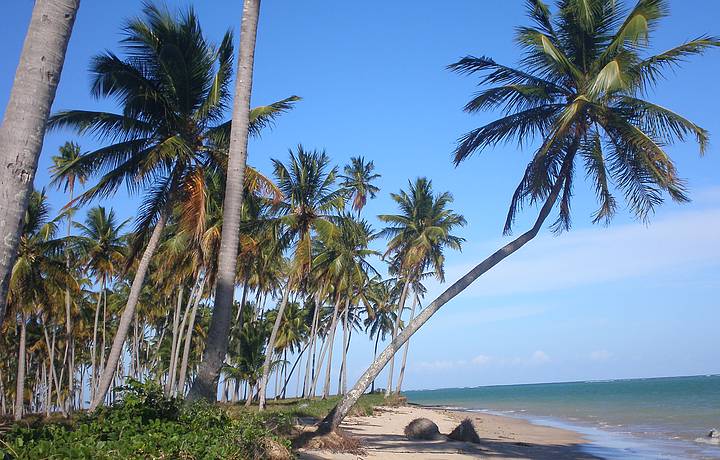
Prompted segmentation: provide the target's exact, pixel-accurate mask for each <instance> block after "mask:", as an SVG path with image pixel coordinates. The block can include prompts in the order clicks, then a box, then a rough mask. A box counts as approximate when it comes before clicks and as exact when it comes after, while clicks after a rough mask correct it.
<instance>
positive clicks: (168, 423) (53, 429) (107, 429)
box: [0, 382, 290, 460]
mask: <svg viewBox="0 0 720 460" xmlns="http://www.w3.org/2000/svg"><path fill="white" fill-rule="evenodd" d="M118 390H119V391H120V392H121V393H122V394H121V398H122V399H121V402H119V403H117V404H115V405H113V406H111V407H106V408H102V409H100V410H98V411H97V412H96V413H94V414H87V415H82V414H81V415H78V417H77V419H76V420H75V423H73V424H57V423H44V424H40V423H38V424H35V425H33V426H30V427H22V426H19V425H16V426H15V427H13V428H12V429H11V430H10V431H9V432H8V433H6V434H5V436H4V439H2V440H0V455H4V457H5V458H6V459H45V458H63V459H101V460H102V459H112V460H119V459H188V460H189V459H203V460H212V459H254V458H262V457H263V452H264V448H265V447H264V446H265V445H266V444H267V440H268V439H273V440H275V441H278V442H280V443H281V444H283V445H284V446H286V447H289V443H288V442H287V441H286V440H284V439H281V438H279V437H278V436H277V434H276V433H278V432H279V431H278V430H279V429H286V428H287V427H288V426H289V424H290V421H289V418H288V417H287V416H285V415H283V414H278V413H275V414H257V413H249V412H248V413H243V414H238V416H237V417H234V418H231V417H229V416H228V414H227V413H226V411H224V410H223V409H220V408H218V407H216V406H212V405H210V404H207V403H204V402H197V403H192V404H186V403H184V402H182V401H180V400H177V399H166V398H164V397H163V394H162V391H161V389H160V387H159V386H157V385H156V384H153V383H140V382H131V383H130V384H129V385H128V386H126V387H122V388H120V389H118Z"/></svg>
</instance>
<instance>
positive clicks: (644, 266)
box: [433, 208, 720, 298]
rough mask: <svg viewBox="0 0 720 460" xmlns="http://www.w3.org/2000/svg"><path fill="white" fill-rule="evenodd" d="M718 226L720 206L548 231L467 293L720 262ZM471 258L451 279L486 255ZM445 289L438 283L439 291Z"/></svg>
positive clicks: (536, 288) (563, 285)
mask: <svg viewBox="0 0 720 460" xmlns="http://www.w3.org/2000/svg"><path fill="white" fill-rule="evenodd" d="M718 228H720V209H718V208H715V209H706V210H701V211H692V212H683V213H674V214H672V215H670V216H667V217H665V218H662V219H658V220H656V221H653V222H652V223H651V224H650V225H648V226H646V225H643V224H627V225H617V226H611V227H609V228H603V227H593V228H590V229H585V230H574V231H571V232H569V233H566V234H562V235H559V236H552V235H543V236H541V237H538V238H536V239H535V240H534V241H531V242H530V243H528V245H527V246H526V247H524V248H522V249H520V250H519V251H518V253H517V254H513V255H512V256H510V257H509V258H508V259H506V260H504V261H502V262H501V263H500V264H498V266H497V267H495V268H493V269H492V270H491V271H489V272H488V273H486V274H485V275H483V276H482V277H481V278H480V279H479V280H477V281H476V282H475V283H474V284H473V285H472V286H471V287H469V288H468V289H466V291H465V292H463V293H462V294H461V295H462V296H463V297H465V298H467V297H471V296H472V297H485V296H501V295H509V294H518V293H535V292H548V291H555V290H562V289H568V288H572V287H578V286H586V285H593V284H601V283H606V282H612V281H618V280H623V279H628V278H636V277H642V276H648V275H654V274H658V273H663V272H667V271H669V270H683V269H687V268H692V267H698V266H703V265H714V264H717V263H718V260H720V232H718V231H717V229H718ZM482 246H486V245H484V244H483V245H482ZM471 256H472V258H473V259H472V262H471V263H466V264H461V265H455V266H450V267H448V269H447V280H448V281H450V282H451V281H452V280H455V279H457V278H459V277H460V276H462V275H464V274H465V273H466V272H467V271H469V270H470V269H471V268H472V267H473V266H474V264H475V263H478V262H480V261H481V260H482V259H483V258H484V257H485V254H484V253H481V252H479V251H473V253H472V254H471ZM443 287H445V286H443ZM439 290H440V287H438V286H435V289H433V291H434V292H439Z"/></svg>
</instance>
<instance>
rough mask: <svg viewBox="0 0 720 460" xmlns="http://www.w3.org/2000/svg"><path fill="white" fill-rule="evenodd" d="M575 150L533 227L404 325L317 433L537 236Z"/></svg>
mask: <svg viewBox="0 0 720 460" xmlns="http://www.w3.org/2000/svg"><path fill="white" fill-rule="evenodd" d="M576 151H577V142H576V143H575V144H574V146H573V147H571V150H570V151H569V152H568V153H567V154H566V155H565V160H564V161H563V165H562V167H561V168H560V172H559V174H558V179H557V180H556V181H555V184H554V185H553V187H552V190H551V191H550V194H549V195H548V197H547V199H546V200H545V204H543V206H542V208H541V209H540V213H539V214H538V217H537V219H536V220H535V224H534V225H533V226H532V228H531V229H530V230H528V231H527V232H525V233H523V234H522V235H520V236H519V237H518V238H516V239H514V240H513V241H511V242H510V243H508V244H506V245H505V246H503V247H502V248H500V249H498V250H497V251H495V252H494V253H493V254H492V255H491V256H490V257H488V258H487V259H485V260H483V261H482V262H480V263H479V264H478V265H476V266H475V267H474V268H473V269H472V270H470V271H469V272H468V273H466V274H465V275H464V276H463V277H462V278H460V279H459V280H457V281H456V282H454V283H453V284H452V285H451V286H450V287H448V288H447V289H446V290H445V291H443V293H442V294H440V295H439V296H438V297H437V298H436V299H435V300H433V301H432V303H430V305H428V306H427V307H426V308H425V309H424V310H423V311H422V312H420V314H419V315H418V316H417V317H416V318H415V319H414V320H412V321H410V322H409V323H408V324H407V326H405V328H404V329H403V331H402V332H401V333H400V334H399V335H398V336H397V337H395V338H394V339H393V340H392V342H390V344H389V345H388V346H387V347H386V348H385V350H383V352H382V353H380V356H378V357H377V359H376V360H375V361H373V363H372V364H370V367H368V369H367V370H366V371H365V373H364V374H363V375H362V376H361V377H360V379H358V381H357V383H356V384H355V386H354V387H353V388H352V390H350V391H349V392H348V394H347V395H345V397H344V398H343V399H342V400H341V401H340V402H339V403H338V404H337V405H336V406H335V407H334V408H333V409H332V410H331V411H330V413H329V414H328V415H327V416H326V417H325V419H323V421H322V422H321V423H320V426H319V427H318V433H329V432H331V431H334V430H335V429H336V428H337V427H338V426H339V425H340V423H341V422H342V421H343V419H344V418H345V416H347V414H348V412H349V411H350V409H351V408H352V406H353V405H354V404H355V403H356V402H357V400H358V398H360V396H361V395H362V394H363V393H364V392H365V390H366V389H367V387H368V386H370V382H372V380H373V379H374V378H375V377H376V376H377V375H378V374H379V373H380V371H382V369H383V367H385V365H386V364H387V363H388V361H390V359H391V358H392V357H393V356H394V355H395V353H396V352H397V351H398V350H399V349H400V347H402V346H403V344H405V342H407V340H408V339H409V338H410V337H412V335H413V334H414V333H415V332H417V331H418V329H420V327H422V325H423V324H425V323H426V322H427V321H428V320H429V319H430V318H431V317H432V315H434V314H435V313H436V312H437V311H438V310H439V309H440V308H441V307H442V306H443V305H445V304H446V303H448V302H449V301H450V300H452V299H453V298H455V296H457V295H458V294H460V293H461V292H462V291H464V290H465V289H466V288H467V287H468V286H470V285H471V284H472V283H473V281H475V280H476V279H478V278H479V277H480V276H482V275H483V274H484V273H486V272H487V271H488V270H490V269H492V268H493V267H494V266H495V265H497V264H498V263H500V262H501V261H502V260H504V259H505V258H506V257H508V256H510V255H511V254H513V253H514V252H515V251H517V250H518V249H520V248H521V247H523V246H524V245H525V244H527V243H528V242H529V241H530V240H532V239H533V238H535V236H537V234H538V232H539V231H540V228H541V227H542V225H543V223H544V222H545V219H547V216H548V214H550V211H551V210H552V208H553V206H554V205H555V202H556V201H557V197H558V195H559V194H560V190H561V189H562V186H563V184H564V178H565V177H566V174H567V172H568V171H569V170H570V168H571V167H572V160H573V158H574V156H575V152H576Z"/></svg>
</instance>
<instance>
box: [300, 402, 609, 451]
mask: <svg viewBox="0 0 720 460" xmlns="http://www.w3.org/2000/svg"><path fill="white" fill-rule="evenodd" d="M418 417H426V418H429V419H430V420H432V421H433V422H435V423H436V424H437V425H438V427H439V428H440V432H441V433H443V434H448V433H450V431H452V430H453V429H454V428H455V427H456V426H457V425H458V423H459V422H460V421H461V420H463V419H464V418H468V417H470V418H473V419H475V420H476V422H477V423H476V426H477V427H478V434H479V435H480V438H481V439H482V443H481V444H471V443H464V442H457V441H449V440H437V441H416V440H408V439H407V438H406V437H405V436H404V434H403V429H404V428H405V426H406V425H407V424H408V423H409V422H410V421H411V420H413V419H415V418H418ZM341 427H342V429H343V430H345V431H346V432H347V433H349V434H351V435H352V436H354V437H356V438H357V439H359V440H360V442H361V443H362V447H363V449H364V451H365V454H363V455H357V454H347V453H332V452H327V451H318V450H301V451H300V458H301V459H306V460H321V459H323V460H350V459H352V460H355V459H391V460H400V459H418V458H422V459H431V460H441V459H448V460H459V459H471V458H488V459H498V460H500V459H539V460H551V459H558V460H563V459H567V460H570V459H573V460H576V459H598V458H599V457H596V456H593V455H591V454H588V453H586V452H584V451H583V450H582V445H583V444H586V443H587V440H585V439H583V437H582V435H581V434H579V433H576V432H574V431H569V430H563V429H560V428H553V427H547V426H541V425H534V424H532V423H530V422H528V421H526V420H522V419H516V418H511V417H503V416H498V415H491V414H483V413H468V412H462V411H451V410H444V409H436V408H428V407H420V406H403V407H383V408H380V410H379V411H378V412H376V414H375V415H372V416H367V417H349V418H348V419H347V420H346V421H345V422H344V423H343V424H342V426H341Z"/></svg>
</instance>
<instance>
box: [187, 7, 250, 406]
mask: <svg viewBox="0 0 720 460" xmlns="http://www.w3.org/2000/svg"><path fill="white" fill-rule="evenodd" d="M259 19H260V0H244V1H243V14H242V20H241V23H240V49H239V50H238V69H237V79H236V81H235V101H234V103H233V116H232V131H231V132H232V135H231V137H230V146H229V152H228V153H229V159H228V168H227V172H228V175H227V181H226V186H225V200H226V203H227V207H226V208H225V210H226V211H225V216H224V219H225V222H226V223H227V225H225V226H224V227H223V231H222V238H221V240H220V250H219V254H218V255H219V257H218V278H217V281H216V284H215V306H214V308H213V316H212V321H211V322H210V331H209V332H208V343H207V344H206V346H205V352H204V356H203V361H202V364H201V365H200V370H199V372H198V378H197V379H196V380H195V383H194V384H193V387H192V390H191V396H192V397H203V398H205V399H208V400H215V395H216V394H217V379H218V376H219V373H220V368H221V367H222V364H223V361H224V360H225V355H226V353H227V347H228V332H229V331H230V324H231V321H232V305H233V294H234V292H235V268H236V264H237V252H238V242H239V239H240V234H239V225H240V207H241V205H242V201H243V187H244V182H243V179H244V174H245V164H246V163H247V146H248V135H249V132H250V121H251V120H250V95H251V93H252V79H253V65H254V63H255V41H256V38H257V27H258V21H259Z"/></svg>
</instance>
